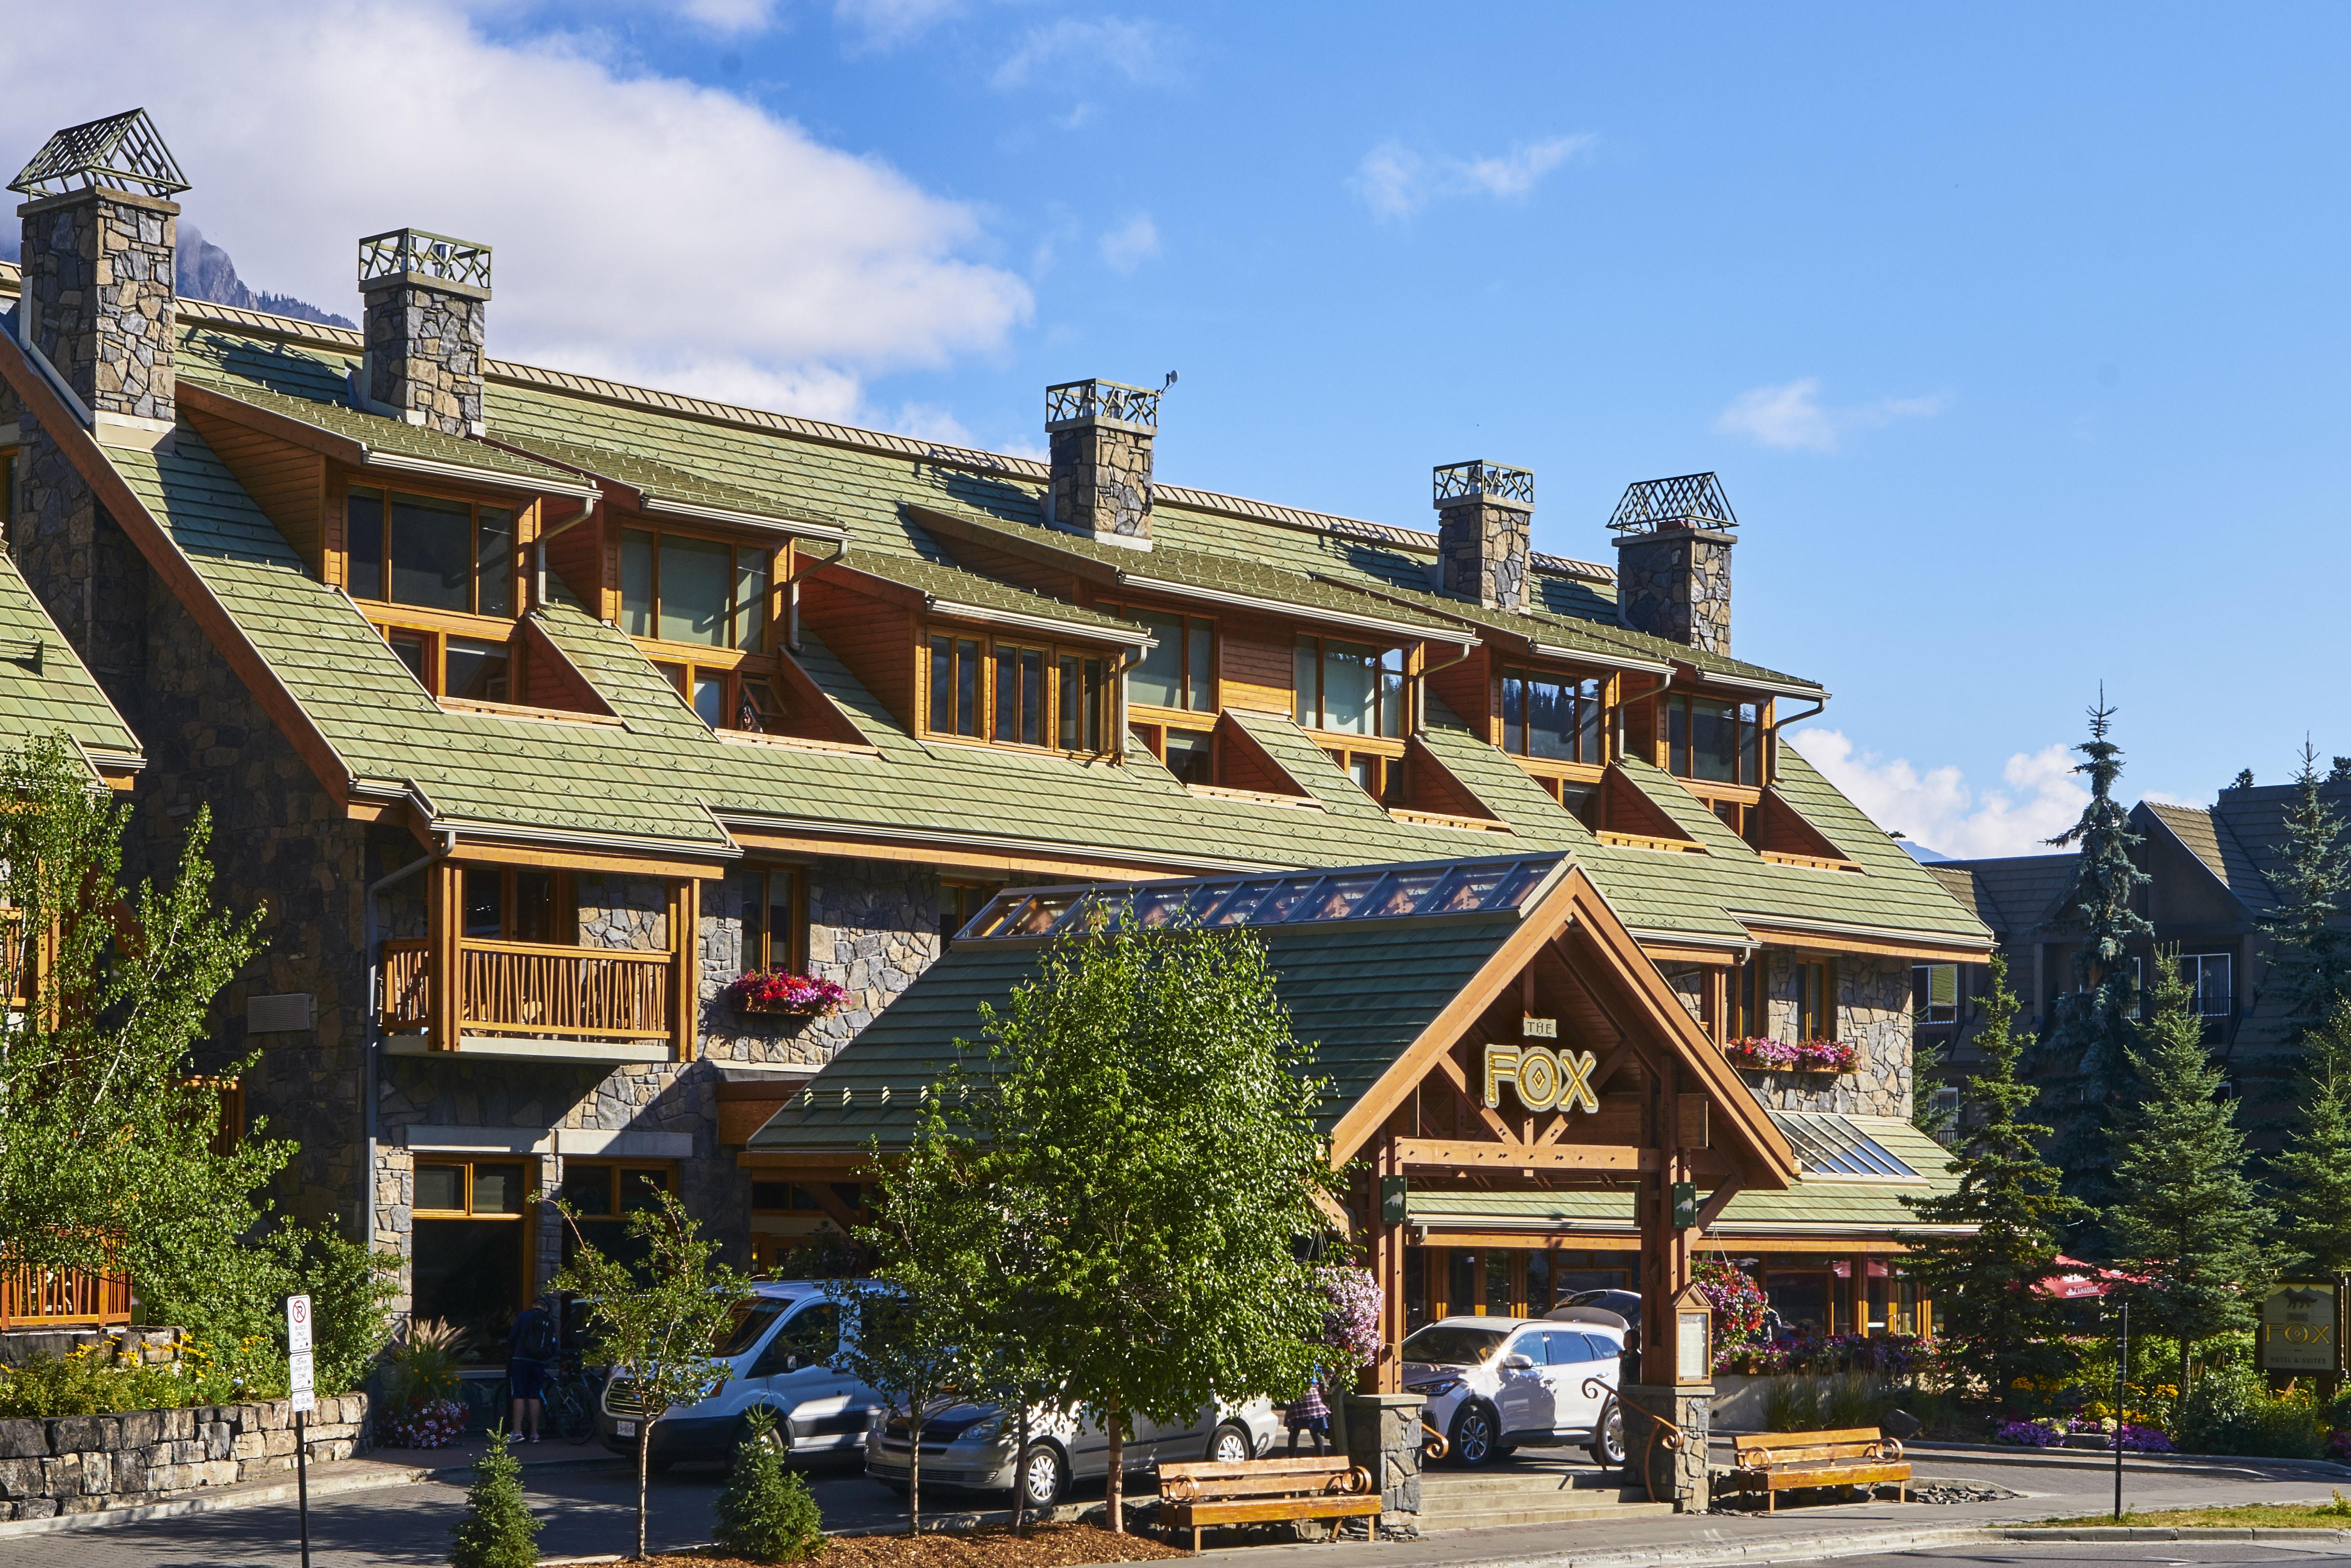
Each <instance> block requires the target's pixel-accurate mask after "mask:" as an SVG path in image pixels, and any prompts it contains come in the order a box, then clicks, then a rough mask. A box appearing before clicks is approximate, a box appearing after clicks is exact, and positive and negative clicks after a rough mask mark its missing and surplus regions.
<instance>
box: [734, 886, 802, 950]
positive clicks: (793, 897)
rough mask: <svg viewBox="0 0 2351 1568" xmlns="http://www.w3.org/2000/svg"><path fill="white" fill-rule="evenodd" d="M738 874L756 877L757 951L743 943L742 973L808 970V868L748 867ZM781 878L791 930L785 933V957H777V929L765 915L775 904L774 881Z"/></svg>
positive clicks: (749, 944) (747, 943)
mask: <svg viewBox="0 0 2351 1568" xmlns="http://www.w3.org/2000/svg"><path fill="white" fill-rule="evenodd" d="M737 875H740V876H745V877H757V878H758V886H759V900H760V902H759V909H760V915H759V940H758V949H759V950H758V952H756V953H755V952H753V951H751V943H750V942H748V941H746V942H745V943H744V944H743V956H742V966H743V968H742V972H743V973H745V974H754V973H758V972H759V971H765V970H772V969H780V970H785V971H789V972H790V973H792V974H806V973H807V972H808V950H809V941H808V929H809V915H808V867H805V866H747V867H741V868H740V869H739V871H738V872H737ZM779 877H780V878H782V879H783V880H784V882H785V883H786V884H787V885H788V886H789V889H790V890H789V892H788V893H787V894H786V895H785V898H786V900H787V902H786V906H785V907H786V908H788V909H790V910H791V912H792V913H791V929H790V930H789V931H787V932H786V933H785V935H784V956H783V960H782V961H781V962H778V961H777V959H776V956H775V953H776V932H775V927H774V923H773V922H772V921H771V920H770V919H768V915H769V913H770V912H772V911H773V910H774V909H775V907H776V883H777V879H778V878H779Z"/></svg>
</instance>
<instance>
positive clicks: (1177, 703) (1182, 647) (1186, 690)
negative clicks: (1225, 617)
mask: <svg viewBox="0 0 2351 1568" xmlns="http://www.w3.org/2000/svg"><path fill="white" fill-rule="evenodd" d="M1102 609H1103V610H1104V611H1106V612H1107V613H1109V614H1111V615H1114V616H1119V617H1121V618H1124V619H1127V620H1131V621H1133V622H1134V623H1135V624H1136V625H1138V626H1141V627H1144V628H1148V629H1149V630H1150V632H1151V635H1152V637H1153V638H1154V639H1155V641H1154V642H1153V645H1152V646H1151V647H1149V648H1147V649H1144V652H1143V658H1142V659H1141V661H1140V662H1138V663H1137V664H1136V665H1135V666H1134V669H1133V670H1129V671H1128V672H1127V677H1126V696H1127V701H1130V702H1140V703H1142V704H1144V706H1145V707H1151V708H1188V709H1190V710H1191V711H1194V712H1196V713H1207V712H1212V711H1215V709H1216V705H1217V701H1216V669H1217V628H1216V624H1215V623H1214V622H1213V621H1209V620H1206V619H1203V618H1201V617H1199V616H1181V615H1171V614H1169V613H1168V612H1167V611H1165V610H1155V609H1141V608H1137V607H1134V606H1133V605H1126V606H1120V605H1103V606H1102Z"/></svg>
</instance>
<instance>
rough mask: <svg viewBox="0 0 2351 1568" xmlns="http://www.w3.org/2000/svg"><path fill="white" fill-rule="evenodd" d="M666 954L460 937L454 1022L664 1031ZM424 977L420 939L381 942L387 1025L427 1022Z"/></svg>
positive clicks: (668, 978) (428, 973)
mask: <svg viewBox="0 0 2351 1568" xmlns="http://www.w3.org/2000/svg"><path fill="white" fill-rule="evenodd" d="M676 962H677V960H676V957H675V955H674V954H672V953H667V952H642V951H639V950H634V949H631V948H580V947H568V946H563V945H559V944H557V943H553V942H507V941H490V940H484V939H480V938H472V937H469V938H466V939H465V940H463V941H460V942H459V943H458V944H457V968H458V974H459V987H458V1005H457V1023H458V1026H459V1027H460V1028H461V1029H479V1030H486V1031H490V1032H495V1033H507V1034H560V1035H572V1036H586V1037H590V1038H594V1039H605V1040H663V1039H667V1038H668V1037H669V1035H670V1030H671V1005H670V993H671V992H672V990H673V989H674V987H673V984H672V976H673V974H674V966H675V964H676ZM433 987H434V975H433V966H432V956H431V952H430V950H429V945H428V944H427V943H424V942H421V941H387V942H385V943H384V944H383V1027H384V1029H385V1031H386V1032H387V1033H403V1032H412V1031H415V1030H419V1029H424V1028H428V1027H430V1026H431V1023H432V1015H433Z"/></svg>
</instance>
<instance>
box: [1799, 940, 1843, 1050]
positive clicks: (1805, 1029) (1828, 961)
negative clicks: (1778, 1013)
mask: <svg viewBox="0 0 2351 1568" xmlns="http://www.w3.org/2000/svg"><path fill="white" fill-rule="evenodd" d="M1808 977H1809V979H1808ZM1789 981H1790V984H1789V987H1788V989H1789V991H1790V992H1791V993H1792V994H1791V997H1790V1000H1791V1001H1792V1002H1793V1003H1794V1004H1795V1011H1796V1038H1797V1039H1798V1040H1834V1039H1835V1038H1837V1033H1836V1026H1837V972H1836V960H1834V959H1833V958H1798V959H1793V960H1792V961H1791V972H1790V974H1789ZM1808 984H1811V985H1817V986H1818V987H1819V993H1820V994H1819V999H1818V1011H1817V1013H1816V1012H1815V1011H1814V1005H1813V1002H1812V1001H1810V1000H1808V998H1807V997H1806V994H1805V992H1806V990H1807V986H1808ZM1815 1024H1817V1025H1819V1027H1818V1028H1815V1027H1814V1025H1815Z"/></svg>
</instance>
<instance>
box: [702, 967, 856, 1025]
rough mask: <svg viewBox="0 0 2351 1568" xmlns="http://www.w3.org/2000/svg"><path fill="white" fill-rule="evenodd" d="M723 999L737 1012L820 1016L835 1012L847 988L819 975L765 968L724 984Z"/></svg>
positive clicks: (846, 997)
mask: <svg viewBox="0 0 2351 1568" xmlns="http://www.w3.org/2000/svg"><path fill="white" fill-rule="evenodd" d="M726 1000H727V1001H728V1002H731V1003H733V1004H734V1007H735V1010H736V1011H737V1012H756V1013H764V1014H768V1015H771V1016H776V1017H783V1018H821V1017H823V1016H825V1015H826V1014H827V1013H832V1012H840V1011H841V1006H842V1004H844V1003H845V1002H848V1001H849V992H846V991H843V990H842V989H841V987H840V986H838V985H835V984H834V983H833V982H832V981H829V980H825V979H823V978H821V977H820V976H818V975H812V974H793V973H791V972H790V971H787V970H780V969H765V970H758V971H753V972H752V973H750V974H747V975H744V976H742V977H741V978H739V979H737V980H736V981H733V982H732V983H731V984H729V985H728V986H727V987H726Z"/></svg>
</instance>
